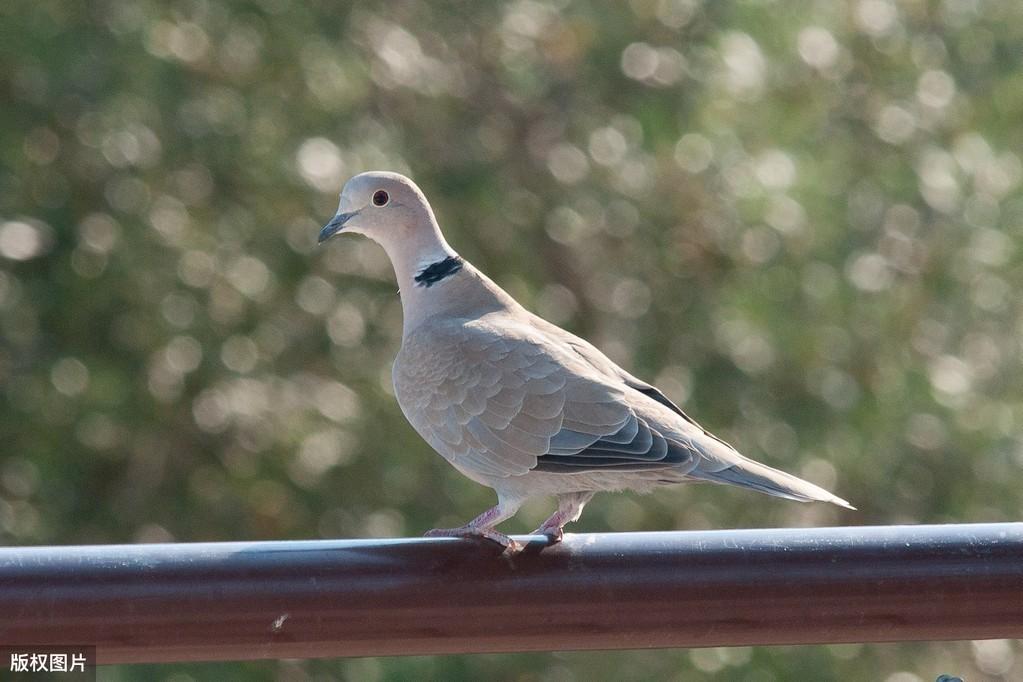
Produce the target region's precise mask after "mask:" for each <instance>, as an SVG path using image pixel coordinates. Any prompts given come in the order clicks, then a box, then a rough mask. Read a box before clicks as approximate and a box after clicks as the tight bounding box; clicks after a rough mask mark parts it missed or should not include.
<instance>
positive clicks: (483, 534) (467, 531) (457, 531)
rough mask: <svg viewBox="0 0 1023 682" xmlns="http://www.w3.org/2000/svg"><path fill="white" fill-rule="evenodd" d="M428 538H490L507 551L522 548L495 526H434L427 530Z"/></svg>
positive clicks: (513, 551) (516, 550)
mask: <svg viewBox="0 0 1023 682" xmlns="http://www.w3.org/2000/svg"><path fill="white" fill-rule="evenodd" d="M425 537H428V538H465V539H467V540H489V541H490V542H494V543H496V544H498V545H500V546H501V547H503V548H504V549H505V551H506V552H509V553H516V552H518V551H520V550H521V549H522V545H520V544H519V543H517V542H515V540H512V539H511V538H510V537H508V536H507V535H505V534H504V533H502V532H500V531H496V530H494V529H493V528H479V527H475V526H461V527H459V528H434V529H433V530H429V531H427V532H426V535H425Z"/></svg>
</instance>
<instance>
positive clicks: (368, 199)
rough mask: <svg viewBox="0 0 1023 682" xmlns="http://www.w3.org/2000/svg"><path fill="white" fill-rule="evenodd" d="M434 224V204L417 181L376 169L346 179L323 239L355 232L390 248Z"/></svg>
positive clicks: (323, 240) (321, 241) (324, 229)
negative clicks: (427, 198)
mask: <svg viewBox="0 0 1023 682" xmlns="http://www.w3.org/2000/svg"><path fill="white" fill-rule="evenodd" d="M434 225H436V220H435V219H434V217H433V211H432V210H431V209H430V204H429V203H427V201H426V197H425V196H423V193H422V192H421V191H420V190H419V188H418V187H416V184H415V183H414V182H412V181H411V180H409V179H408V178H406V177H405V176H404V175H399V174H397V173H387V172H383V171H373V172H370V173H360V174H359V175H356V176H355V177H353V178H352V179H351V180H349V181H348V182H347V183H345V186H344V188H343V189H342V190H341V202H340V204H339V205H338V210H337V214H335V215H334V217H333V218H332V219H331V220H330V222H329V223H327V224H326V225H324V227H323V229H322V230H320V237H319V241H320V243H321V244H322V243H323V242H325V241H327V240H328V239H330V238H331V237H333V236H334V235H336V234H338V233H339V232H354V233H356V234H362V235H365V236H367V237H369V238H370V239H372V240H374V241H376V242H378V243H380V244H381V245H383V246H384V247H385V248H388V247H390V246H393V245H395V244H398V243H402V242H408V241H410V237H413V236H415V235H414V234H413V233H414V232H415V231H416V230H420V229H424V228H432V227H433V226H434ZM388 251H390V249H388Z"/></svg>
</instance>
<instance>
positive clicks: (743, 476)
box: [688, 457, 856, 510]
mask: <svg viewBox="0 0 1023 682" xmlns="http://www.w3.org/2000/svg"><path fill="white" fill-rule="evenodd" d="M688 476H689V477H690V478H695V479H698V480H701V481H709V482H711V483H723V484H728V485H735V486H739V487H742V488H751V489H753V490H757V491H759V492H762V493H767V494H768V495H774V496H775V497H784V498H786V499H789V500H798V501H799V502H830V503H831V504H835V505H838V506H839V507H845V508H846V509H853V510H855V509H856V507H854V506H852V505H851V504H849V503H848V502H846V501H845V500H843V499H842V498H841V497H838V496H837V495H833V494H831V493H829V492H828V491H827V490H825V489H824V488H821V487H820V486H818V485H814V484H813V483H810V482H809V481H804V480H803V479H801V478H797V477H795V476H793V475H792V474H787V473H785V472H784V471H778V470H777V469H772V468H771V467H769V466H767V465H764V464H760V463H759V462H754V461H753V460H751V459H746V458H745V457H743V458H742V460H741V461H739V462H734V463H733V464H732V465H731V466H728V467H726V468H724V469H720V470H718V471H708V470H701V469H700V467H697V468H695V469H693V470H692V471H690V472H689V473H688Z"/></svg>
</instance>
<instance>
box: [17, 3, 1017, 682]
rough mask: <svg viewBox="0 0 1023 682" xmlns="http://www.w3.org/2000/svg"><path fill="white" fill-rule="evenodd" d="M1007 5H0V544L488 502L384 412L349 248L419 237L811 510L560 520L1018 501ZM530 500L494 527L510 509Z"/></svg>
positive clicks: (983, 651)
mask: <svg viewBox="0 0 1023 682" xmlns="http://www.w3.org/2000/svg"><path fill="white" fill-rule="evenodd" d="M1021 66H1023V3H1020V2H1018V0H1004V1H1000V0H943V1H940V2H937V1H928V0H915V1H907V2H897V3H895V2H891V1H890V0H859V1H857V2H849V3H846V2H830V1H827V0H819V1H817V2H782V1H780V0H776V1H773V2H772V1H770V0H748V1H746V2H705V3H704V2H700V1H699V0H631V1H630V2H617V3H596V2H586V1H585V0H579V1H570V0H558V1H554V2H533V1H529V0H527V1H520V2H510V3H503V2H493V1H484V2H473V3H425V2H390V3H353V4H352V5H343V6H341V5H335V4H333V3H328V2H308V3H307V2H298V1H297V0H258V1H252V2H243V1H240V0H239V1H233V0H231V1H228V0H224V1H219V2H218V1H214V0H180V1H177V2H165V3H164V2H153V1H145V0H143V1H137V0H99V1H97V2H62V1H60V0H32V1H27V0H7V1H6V2H4V3H2V4H0V67H2V68H0V88H2V90H0V92H2V94H3V100H4V104H3V107H2V108H0V443H2V444H3V445H2V451H0V541H2V542H4V543H5V544H38V543H90V542H125V541H127V542H132V541H138V542H147V541H162V540H178V541H194V540H241V539H271V538H311V537H353V536H356V537H363V536H395V535H402V534H419V533H421V532H423V531H425V530H426V529H428V528H430V527H434V526H443V525H451V524H456V523H461V522H464V521H465V520H467V519H468V518H470V517H471V516H473V515H474V514H476V513H478V512H479V511H481V510H483V509H485V508H486V507H487V506H489V505H490V504H491V502H492V493H491V491H489V490H487V489H483V488H480V487H479V486H476V485H475V484H473V483H471V482H469V481H467V480H465V479H463V478H462V477H460V476H459V475H458V474H457V473H456V472H455V471H454V470H452V469H451V468H450V467H448V466H447V465H446V464H445V463H444V462H443V460H441V459H440V458H439V457H437V456H436V455H435V454H433V453H432V451H431V450H430V448H429V447H428V446H426V445H425V444H424V443H423V442H422V441H421V440H420V439H419V438H418V437H417V436H416V435H415V434H414V433H413V432H412V430H411V428H410V427H408V426H407V424H406V423H405V420H404V418H403V417H402V415H401V413H400V412H399V410H398V407H397V405H396V404H395V402H394V400H393V397H392V395H391V389H390V363H391V359H392V357H393V355H394V353H395V351H396V349H397V347H398V344H399V341H400V329H401V326H400V316H401V312H400V306H399V302H398V299H397V296H396V295H395V284H394V282H393V280H392V275H391V272H390V267H389V264H388V263H387V261H386V258H385V256H384V254H383V252H382V251H381V250H380V249H379V248H378V247H376V246H375V245H373V244H371V243H369V242H367V241H364V240H357V239H354V238H347V239H338V240H336V241H334V242H331V244H330V245H329V246H327V247H324V248H320V249H317V248H316V247H315V237H316V233H317V229H318V227H319V225H320V224H321V223H322V222H323V221H325V220H326V219H327V218H329V217H330V215H332V214H333V211H334V209H335V206H336V201H337V192H338V190H339V189H340V187H341V185H342V183H343V182H344V180H345V179H347V178H348V177H349V176H351V175H353V174H355V173H357V172H359V171H363V170H369V169H390V170H397V171H400V172H404V173H407V174H409V175H410V176H412V177H413V178H414V179H415V180H416V181H417V182H418V183H419V184H420V186H421V187H422V188H423V189H424V191H425V192H426V193H427V196H429V197H430V198H431V200H432V202H433V205H434V209H435V210H436V212H437V214H438V216H439V219H440V221H441V224H442V226H444V227H445V229H446V232H447V235H448V238H449V241H450V242H451V243H452V244H453V245H454V246H455V248H456V249H458V250H459V251H460V252H461V253H462V254H463V255H465V256H466V257H468V258H469V259H470V260H472V261H473V262H475V263H476V264H477V265H478V266H480V267H481V268H482V269H483V270H484V271H486V272H488V273H489V274H490V275H491V276H492V277H494V278H495V279H496V280H497V281H498V282H499V283H501V284H502V285H504V286H505V287H506V288H507V289H509V290H510V291H511V292H512V293H513V294H514V295H516V296H517V297H518V298H519V299H520V300H521V301H522V302H523V303H525V304H526V305H527V306H529V307H530V308H532V309H534V310H536V311H537V312H539V313H541V314H543V315H544V316H546V317H548V318H549V319H551V320H552V321H554V322H556V323H558V324H561V325H563V326H565V327H567V328H569V329H572V330H574V331H576V332H578V333H580V334H582V335H584V336H586V337H588V338H589V339H590V340H592V341H593V342H595V343H596V344H597V345H598V346H599V347H601V348H603V349H604V350H605V351H606V352H608V354H609V355H611V356H612V357H613V358H614V359H616V360H617V361H619V362H620V363H622V364H623V365H624V366H626V367H627V368H630V369H631V370H632V371H634V372H635V373H636V374H638V375H640V376H641V377H644V378H646V379H648V380H652V381H655V382H656V383H658V384H659V385H660V386H661V387H662V388H663V389H664V390H665V392H666V393H668V395H670V396H671V397H673V398H674V399H676V400H678V401H680V402H682V403H684V404H685V405H686V407H687V408H688V409H689V410H690V411H691V412H692V413H693V414H694V415H696V416H697V417H698V418H699V419H700V420H701V421H703V422H704V423H705V424H706V425H707V426H708V427H709V428H711V429H713V430H715V431H717V432H719V433H721V435H723V436H725V437H727V438H728V439H729V440H731V441H732V442H733V443H735V444H736V445H737V446H738V447H739V448H740V449H741V450H743V451H744V452H746V453H747V454H749V455H750V456H752V457H755V458H757V459H761V460H764V461H766V462H768V463H770V464H773V465H775V466H779V467H781V468H784V469H786V470H789V471H792V472H793V473H796V474H799V475H801V476H804V477H806V478H809V479H811V480H814V481H816V482H818V483H820V484H822V485H825V486H827V487H829V488H831V489H833V490H835V491H836V492H837V493H838V494H840V495H841V496H843V497H846V498H848V499H849V500H851V501H853V503H855V504H856V505H857V506H858V507H859V508H860V512H859V513H857V514H855V515H854V514H846V513H844V512H840V511H839V510H837V509H834V508H829V507H827V506H825V505H799V504H794V503H789V502H784V501H779V500H776V499H770V498H768V497H765V496H759V495H755V494H752V493H748V492H744V491H736V490H730V489H723V488H717V487H706V488H704V487H699V488H698V487H694V488H691V489H670V490H665V491H662V492H659V493H656V494H654V495H652V496H649V497H646V498H637V497H635V496H630V495H615V496H612V495H604V496H598V498H597V499H596V500H595V501H594V502H593V503H592V504H591V505H590V507H589V508H588V509H587V513H586V514H585V515H584V516H583V519H582V521H581V522H580V523H579V525H578V527H579V528H580V529H586V530H633V529H674V528H728V527H736V526H773V525H810V524H814V525H821V524H829V523H881V524H889V523H916V522H939V523H940V522H953V521H956V522H966V521H1001V520H1010V519H1013V518H1018V514H1019V509H1020V503H1021V501H1023V492H1021V486H1020V479H1021V466H1023V439H1021V437H1020V436H1019V433H1020V426H1021V425H1023V392H1021V389H1020V385H1021V379H1023V372H1021V359H1023V352H1021V344H1020V340H1019V337H1020V336H1021V332H1023V305H1021V302H1020V298H1019V291H1020V288H1021V285H1023V252H1021V249H1020V240H1021V238H1023V190H1021V175H1023V170H1021V160H1020V150H1021V149H1023V125H1021V123H1023V69H1021ZM548 511H549V508H548V507H547V506H546V505H543V504H537V505H531V506H529V507H527V508H526V509H525V510H523V512H521V513H520V515H519V518H517V519H516V520H514V521H512V522H509V523H508V524H507V528H508V529H509V530H511V531H524V530H527V529H528V528H530V527H531V525H530V524H536V523H537V522H538V521H539V520H541V519H542V518H543V517H544V516H546V514H547V512H548ZM1019 653H1020V649H1019V646H1018V644H1015V643H1010V642H987V643H975V644H970V643H960V644H954V645H923V644H921V645H864V646H860V645H856V646H843V647H800V648H784V647H782V648H770V649H768V648H764V649H728V650H724V649H723V650H694V651H651V652H628V653H594V654H550V655H537V654H531V655H506V656H480V657H440V658H408V659H373V660H370V659H366V660H353V661H306V662H262V663H248V664H230V665H224V664H221V665H212V664H211V665H209V666H161V667H121V668H108V669H105V670H104V671H103V677H104V678H108V679H117V680H122V679H123V680H131V679H146V680H149V679H174V680H185V679H190V678H191V677H194V678H195V679H239V680H241V679H245V680H248V679H254V680H259V679H285V680H306V679H329V678H331V677H348V678H350V679H358V680H403V679H412V678H416V679H422V678H436V679H456V678H464V679H521V680H573V679H588V678H594V679H612V678H613V679H620V680H632V679H637V680H639V679H643V680H646V679H679V680H681V679H698V678H701V677H707V678H711V677H715V678H718V679H745V680H758V681H770V680H790V679H842V680H854V679H885V680H888V681H889V682H913V681H914V680H931V679H934V677H935V676H936V675H937V674H939V673H942V672H951V673H958V674H962V675H963V676H964V677H967V678H968V679H981V678H983V679H1020V675H1023V672H1021V671H1023V662H1020V661H1018V660H1017V659H1016V658H1015V657H1016V656H1017V655H1019Z"/></svg>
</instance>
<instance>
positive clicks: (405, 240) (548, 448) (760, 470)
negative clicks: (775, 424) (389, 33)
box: [319, 171, 853, 549]
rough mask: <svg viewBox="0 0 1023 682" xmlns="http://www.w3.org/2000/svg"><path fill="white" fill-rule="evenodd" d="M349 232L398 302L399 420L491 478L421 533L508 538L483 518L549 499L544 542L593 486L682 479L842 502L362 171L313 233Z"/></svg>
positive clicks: (377, 176) (411, 188)
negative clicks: (548, 305)
mask: <svg viewBox="0 0 1023 682" xmlns="http://www.w3.org/2000/svg"><path fill="white" fill-rule="evenodd" d="M348 232H351V233H354V234H361V235H364V236H366V237H369V238H370V239H372V240H374V241H375V242H377V243H378V244H380V246H382V247H383V248H384V251H386V252H387V256H388V257H389V258H390V261H391V265H392V266H393V268H394V274H395V277H396V278H397V280H398V288H399V295H400V297H401V307H402V316H403V320H402V322H403V324H402V341H401V349H400V350H399V352H398V354H397V357H396V358H395V361H394V366H393V370H392V378H393V382H394V393H395V396H396V398H397V400H398V405H399V406H400V408H401V410H402V412H403V413H404V414H405V417H406V418H407V419H408V421H409V423H410V424H411V425H412V427H413V428H414V429H415V430H416V431H417V432H418V433H419V435H420V436H422V437H423V439H424V440H425V441H426V442H427V443H428V444H429V445H430V446H432V447H433V449H435V450H436V451H437V452H438V453H440V455H441V456H443V457H444V459H446V460H447V461H448V462H449V463H450V464H451V465H452V466H454V468H455V469H457V470H458V471H459V472H461V473H462V474H464V475H465V476H467V477H468V478H470V479H472V480H473V481H475V482H477V483H480V484H482V485H485V486H489V487H490V488H493V489H494V491H495V492H496V493H497V505H496V506H494V507H493V508H492V509H489V510H487V511H485V512H483V513H482V514H480V515H479V516H477V517H476V518H475V519H473V520H472V521H470V522H468V523H467V524H465V525H464V526H461V527H459V528H447V529H435V530H432V531H430V532H429V533H427V535H428V536H454V537H466V538H476V539H488V540H492V541H494V542H496V543H498V544H500V545H502V546H504V547H505V548H507V549H513V548H515V546H516V543H515V542H514V541H513V540H512V539H511V538H510V537H509V536H507V535H505V534H504V533H501V532H500V531H498V530H497V529H496V526H497V525H498V524H500V523H501V522H503V521H506V520H507V519H509V518H511V517H512V516H514V515H515V513H516V512H517V511H518V509H519V508H520V507H521V506H522V504H523V503H524V502H525V501H526V500H529V499H531V498H535V497H540V496H548V497H550V496H553V497H556V499H557V502H558V508H557V511H555V512H554V513H553V514H552V515H551V516H550V517H549V518H548V519H547V520H546V521H544V522H543V524H542V525H541V526H540V527H539V528H538V529H537V530H536V531H534V534H537V535H545V536H547V538H548V539H549V541H550V542H551V543H552V544H553V543H555V542H558V541H560V540H561V539H562V537H563V533H564V527H565V525H566V524H568V523H570V522H573V521H577V520H578V519H579V516H580V514H581V513H582V511H583V507H585V506H586V503H587V502H589V501H590V499H591V498H592V497H593V496H594V494H596V493H597V492H601V491H623V490H633V491H638V492H648V491H650V490H652V489H654V488H656V487H658V486H663V485H672V484H677V483H683V482H687V481H690V482H691V481H702V482H710V483H721V484H728V485H733V486H739V487H742V488H749V489H752V490H756V491H759V492H762V493H767V494H769V495H775V496H777V497H782V498H788V499H790V500H799V501H802V502H809V501H822V502H830V503H832V504H836V505H839V506H841V507H846V508H848V509H853V507H852V506H851V505H850V504H849V503H848V502H846V501H845V500H843V499H841V498H839V497H836V496H835V495H833V494H831V493H830V492H828V491H827V490H824V489H823V488H821V487H818V486H816V485H814V484H813V483H810V482H808V481H804V480H802V479H799V478H797V477H795V476H792V475H791V474H787V473H784V472H782V471H779V470H777V469H773V468H771V467H769V466H766V465H764V464H760V463H759V462H755V461H753V460H751V459H748V458H746V457H744V456H743V455H741V454H739V452H738V451H736V450H735V448H733V447H732V446H731V445H729V444H728V443H726V442H725V441H723V440H721V439H720V438H718V437H716V436H714V435H713V434H711V433H710V432H709V431H707V430H706V429H704V428H703V427H702V426H700V425H699V424H698V423H697V422H696V421H695V420H694V419H693V418H692V417H690V416H689V415H687V414H686V413H685V412H683V411H682V409H681V408H680V407H679V406H678V405H676V404H675V403H674V402H672V401H671V400H670V399H668V398H667V397H666V396H665V395H664V393H662V392H661V391H659V390H658V389H657V388H655V387H654V386H652V385H650V384H648V383H646V382H644V381H642V380H640V379H638V378H636V377H634V376H633V375H632V374H630V373H629V372H627V371H625V370H624V369H622V368H621V367H619V366H618V365H617V364H615V363H614V362H612V361H611V360H610V359H609V358H608V357H607V356H606V355H604V354H603V353H601V352H600V351H599V350H598V349H597V348H596V347H594V346H593V345H591V344H590V343H588V342H587V341H585V340H583V339H581V338H579V337H578V336H576V335H574V334H572V333H570V332H568V331H566V330H564V329H561V328H560V327H558V326H556V325H554V324H552V323H550V322H548V321H546V320H544V319H543V318H541V317H539V316H537V315H534V314H533V313H531V312H529V311H528V310H526V309H525V308H524V307H523V306H521V305H520V304H519V303H517V302H516V301H515V300H514V299H513V298H512V297H511V296H510V295H509V294H508V293H506V292H505V291H504V290H503V289H501V287H499V286H498V285H497V284H495V283H494V282H493V281H491V280H490V279H489V278H488V277H487V276H486V275H484V274H483V273H482V272H480V271H479V270H477V269H476V268H475V267H473V265H472V264H471V263H469V262H468V261H466V260H465V259H464V258H462V257H461V256H459V255H458V253H456V252H455V250H454V249H452V248H451V246H449V245H448V243H447V241H446V240H445V238H444V235H443V234H442V233H441V230H440V227H439V225H438V223H437V219H436V217H435V216H434V213H433V210H432V209H431V207H430V204H429V202H428V201H427V199H426V197H425V196H424V194H423V192H422V191H420V189H419V188H418V187H417V186H416V185H415V183H413V182H412V181H411V180H409V179H408V178H406V177H404V176H402V175H399V174H397V173H390V172H379V171H377V172H368V173H362V174H360V175H356V176H355V177H353V178H351V179H350V180H349V181H348V182H347V183H346V184H345V185H344V187H343V189H342V191H341V197H340V203H339V206H338V211H337V214H336V215H335V216H334V217H333V218H332V219H331V220H330V222H328V223H327V224H326V225H325V226H324V227H323V229H322V230H321V232H320V234H319V242H320V243H323V242H325V241H327V240H328V239H330V238H331V237H334V236H335V235H338V234H341V233H348Z"/></svg>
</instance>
